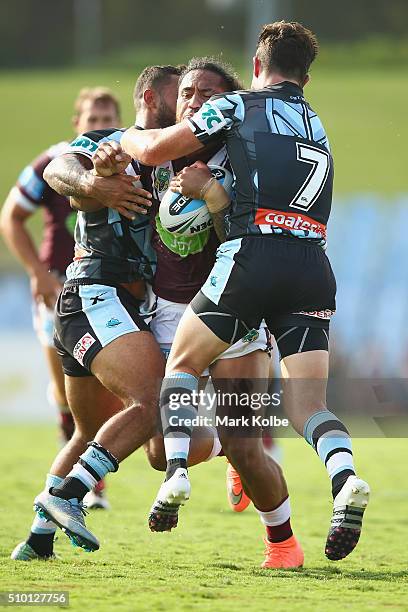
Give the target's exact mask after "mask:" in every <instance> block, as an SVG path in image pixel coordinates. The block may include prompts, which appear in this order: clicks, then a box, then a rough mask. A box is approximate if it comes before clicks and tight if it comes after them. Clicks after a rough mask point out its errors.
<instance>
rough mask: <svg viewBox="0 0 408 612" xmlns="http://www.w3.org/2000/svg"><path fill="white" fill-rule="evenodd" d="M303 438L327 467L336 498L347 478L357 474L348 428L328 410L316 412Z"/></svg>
mask: <svg viewBox="0 0 408 612" xmlns="http://www.w3.org/2000/svg"><path fill="white" fill-rule="evenodd" d="M303 437H304V438H305V440H306V441H307V442H308V443H309V444H310V445H311V446H313V448H314V449H315V451H316V452H317V454H318V455H319V457H320V459H321V460H322V462H323V463H324V465H325V466H326V469H327V472H328V474H329V477H330V478H331V481H332V493H333V497H336V495H337V493H338V492H339V491H340V489H341V488H342V486H343V485H344V483H345V482H346V480H347V478H348V477H349V476H351V475H352V474H355V470H354V462H353V451H352V446H351V439H350V434H349V432H348V430H347V427H346V426H345V425H344V424H343V423H342V422H341V421H339V419H338V418H337V417H336V415H335V414H333V413H332V412H329V411H328V410H321V411H319V412H315V413H314V414H313V415H312V416H311V417H310V418H309V419H308V420H307V421H306V423H305V426H304V429H303Z"/></svg>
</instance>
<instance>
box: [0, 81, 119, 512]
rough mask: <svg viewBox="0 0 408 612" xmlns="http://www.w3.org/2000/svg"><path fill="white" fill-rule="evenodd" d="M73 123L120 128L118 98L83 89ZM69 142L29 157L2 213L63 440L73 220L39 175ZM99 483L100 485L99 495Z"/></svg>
mask: <svg viewBox="0 0 408 612" xmlns="http://www.w3.org/2000/svg"><path fill="white" fill-rule="evenodd" d="M74 110H75V114H74V117H73V120H72V122H73V127H74V131H75V132H76V133H77V134H82V133H84V132H86V131H89V130H93V129H102V128H106V127H112V126H118V125H119V123H120V107H119V102H118V100H117V99H116V97H115V96H114V95H113V93H111V91H110V90H109V89H106V88H104V87H95V88H85V89H82V90H81V91H80V92H79V95H78V97H77V99H76V101H75V105H74ZM67 146H68V142H65V141H62V142H60V143H58V144H56V145H53V146H51V147H50V148H48V149H47V150H46V151H44V152H43V153H41V154H40V155H39V156H38V157H37V158H36V159H35V160H34V161H32V162H31V163H30V164H29V165H28V166H27V167H26V168H25V169H24V170H23V171H22V172H21V174H20V176H19V177H18V180H17V183H16V184H15V185H14V186H13V187H12V189H11V191H10V193H9V194H8V196H7V199H6V202H5V203H4V206H3V208H2V211H1V218H0V223H1V230H2V233H3V236H4V238H5V241H6V242H7V244H8V246H9V248H10V250H11V251H12V252H13V253H14V254H15V255H16V256H17V258H18V259H19V260H20V262H21V263H22V265H23V266H24V268H25V270H26V272H27V274H28V275H29V277H30V284H31V292H32V295H33V323H34V329H35V331H36V333H37V336H38V339H39V341H40V343H41V345H42V347H43V350H44V354H45V356H46V360H47V364H48V370H49V374H50V385H49V389H48V394H47V395H48V399H49V401H50V403H51V404H53V405H55V406H56V407H57V408H58V411H59V424H60V430H61V437H62V440H63V441H64V442H65V441H67V440H69V439H70V437H71V436H72V433H73V430H74V422H73V419H72V416H71V413H70V411H69V408H68V402H67V399H66V395H65V387H64V374H63V372H62V367H61V362H60V358H59V357H58V355H57V352H56V350H55V348H54V343H53V329H54V323H53V318H54V313H53V309H54V305H55V301H56V299H57V296H58V294H59V292H60V290H61V288H62V284H63V282H64V279H65V269H66V268H67V266H68V264H69V263H70V262H71V261H72V256H73V250H74V239H73V230H74V225H75V221H76V211H75V212H74V211H73V210H72V209H71V207H70V205H69V201H68V199H67V198H65V197H64V196H60V195H59V194H58V193H57V192H56V191H54V190H53V189H51V187H49V185H48V184H47V183H46V182H45V181H44V179H43V171H44V169H45V167H46V166H47V165H48V164H49V162H50V161H51V160H52V159H54V157H56V156H57V155H59V154H60V153H61V152H62V151H63V150H64V149H65V148H66V147H67ZM40 208H42V210H43V219H44V226H43V235H42V242H41V246H40V248H39V250H38V251H37V249H36V247H35V244H34V241H33V238H32V236H31V233H30V231H29V229H28V228H27V221H28V219H29V218H30V217H31V216H32V215H33V214H34V213H35V212H37V211H38V210H39V209H40ZM102 490H103V485H102V487H101V488H100V491H98V492H97V493H101V492H102ZM89 502H90V503H89V506H93V507H101V505H102V506H105V505H107V501H106V499H104V498H103V497H102V495H96V496H92V499H91V500H89Z"/></svg>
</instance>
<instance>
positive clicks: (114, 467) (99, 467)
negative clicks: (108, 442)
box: [51, 442, 119, 501]
mask: <svg viewBox="0 0 408 612" xmlns="http://www.w3.org/2000/svg"><path fill="white" fill-rule="evenodd" d="M118 469H119V462H118V460H117V459H116V458H115V457H114V456H113V455H112V453H110V452H109V451H108V450H107V449H106V448H104V447H103V446H101V445H100V444H98V443H97V442H91V443H90V444H89V446H88V448H87V450H86V451H85V452H84V453H83V454H82V455H81V456H80V458H79V460H78V463H76V464H75V465H74V467H73V468H72V470H71V471H70V473H69V474H68V475H67V477H66V478H65V479H64V480H63V481H62V483H61V484H59V485H58V486H57V487H53V488H52V491H51V493H52V495H56V496H57V497H62V498H63V499H69V500H75V499H77V500H78V501H82V500H83V498H84V497H85V495H86V494H87V493H88V491H90V490H91V489H93V488H94V486H95V485H96V484H97V483H98V482H99V481H100V480H102V478H104V477H105V476H106V474H107V473H108V472H117V471H118Z"/></svg>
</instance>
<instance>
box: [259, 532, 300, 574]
mask: <svg viewBox="0 0 408 612" xmlns="http://www.w3.org/2000/svg"><path fill="white" fill-rule="evenodd" d="M264 542H265V546H266V548H265V561H264V562H263V563H262V565H261V567H263V568H267V569H291V568H292V569H293V568H296V567H302V566H303V562H304V554H303V550H302V547H301V546H300V544H299V542H298V541H297V539H296V538H295V536H294V535H291V536H290V538H288V539H287V540H284V541H283V542H269V540H267V539H266V538H265V539H264Z"/></svg>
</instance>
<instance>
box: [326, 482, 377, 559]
mask: <svg viewBox="0 0 408 612" xmlns="http://www.w3.org/2000/svg"><path fill="white" fill-rule="evenodd" d="M369 498H370V487H369V486H368V484H367V483H366V482H364V480H361V479H360V478H358V477H357V476H354V475H353V476H349V477H348V478H347V480H346V482H345V483H344V485H343V487H342V488H341V490H340V492H339V493H338V494H337V495H336V497H335V498H334V501H333V516H332V519H331V524H330V529H329V534H328V536H327V540H326V548H325V553H326V557H327V558H328V559H330V560H331V561H338V560H339V559H344V558H345V557H347V555H349V554H350V553H351V552H352V551H353V550H354V548H355V547H356V545H357V542H358V540H359V539H360V533H361V529H362V524H363V515H364V511H365V509H366V508H367V505H368V501H369Z"/></svg>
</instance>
